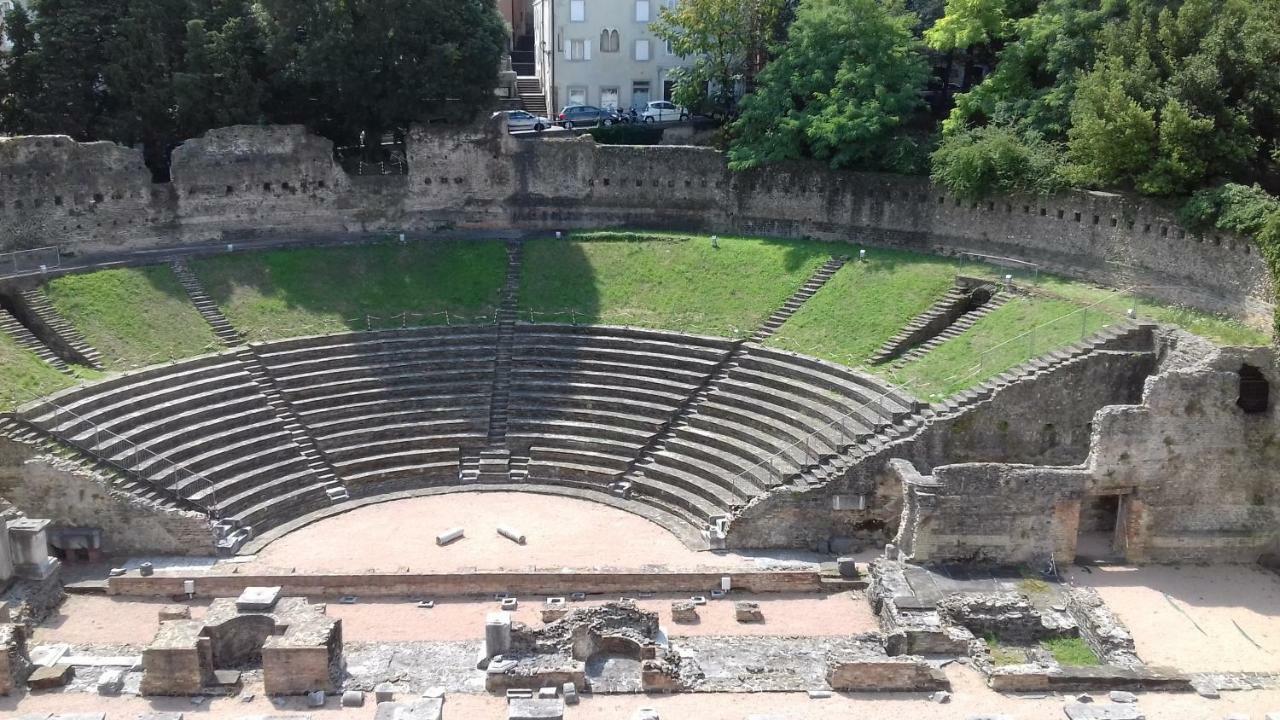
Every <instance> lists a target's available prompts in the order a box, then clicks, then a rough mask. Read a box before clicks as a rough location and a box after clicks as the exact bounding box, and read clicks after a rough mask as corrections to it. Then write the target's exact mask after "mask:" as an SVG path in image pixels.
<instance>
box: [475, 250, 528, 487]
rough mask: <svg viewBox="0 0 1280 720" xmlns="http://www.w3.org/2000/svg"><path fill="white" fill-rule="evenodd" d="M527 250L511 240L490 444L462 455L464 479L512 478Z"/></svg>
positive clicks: (496, 355)
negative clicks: (514, 364)
mask: <svg viewBox="0 0 1280 720" xmlns="http://www.w3.org/2000/svg"><path fill="white" fill-rule="evenodd" d="M523 251H524V246H523V244H522V243H521V242H520V241H519V240H508V241H507V275H506V280H505V281H504V282H503V285H502V299H501V300H500V301H499V303H498V311H497V321H498V339H497V345H496V347H495V349H494V360H493V389H492V392H491V393H490V395H489V430H488V436H487V437H486V448H485V449H484V450H481V451H480V453H479V455H478V456H474V455H466V456H464V457H463V458H462V464H461V466H460V469H459V473H458V479H459V480H460V481H462V482H477V481H478V482H508V481H509V478H510V464H511V459H512V458H511V452H510V450H509V449H508V448H507V428H508V426H509V423H510V419H511V354H512V347H513V346H514V345H515V334H516V318H517V315H518V312H517V308H518V305H519V301H520V273H521V268H522V267H523V265H522V262H523ZM521 460H522V462H523V463H524V465H525V466H526V467H527V466H528V462H529V459H528V458H527V457H524V458H521Z"/></svg>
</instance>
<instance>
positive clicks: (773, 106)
mask: <svg viewBox="0 0 1280 720" xmlns="http://www.w3.org/2000/svg"><path fill="white" fill-rule="evenodd" d="M917 19H918V18H917V17H916V16H915V15H914V14H913V13H911V12H909V11H907V10H906V9H905V8H904V7H903V6H902V5H901V3H899V2H896V0H805V1H804V2H802V3H801V4H800V7H799V10H798V13H797V16H796V21H795V24H794V25H792V27H791V32H790V39H789V41H788V42H787V43H786V45H785V46H783V47H782V48H781V50H780V52H779V54H778V57H777V58H776V59H774V60H773V61H772V62H770V63H769V64H768V66H766V67H765V70H764V72H763V73H762V74H761V76H760V83H759V86H758V87H757V89H756V91H755V92H754V93H753V94H751V95H749V96H747V98H745V100H744V101H743V105H742V115H741V117H740V118H739V119H738V120H737V121H736V122H735V123H734V124H733V127H732V131H733V133H734V139H733V143H732V145H731V147H730V150H729V159H730V165H731V166H732V167H734V168H749V167H754V166H757V165H760V164H763V163H770V162H777V161H780V160H788V159H792V158H801V157H813V158H817V159H819V160H824V161H826V162H828V163H829V164H831V165H832V166H833V167H857V168H864V169H904V168H903V165H906V164H909V163H907V162H905V161H904V160H905V158H908V157H910V156H911V153H910V152H909V151H908V149H907V148H904V145H909V144H910V142H911V140H910V138H909V137H907V136H906V135H905V133H903V128H904V126H905V125H906V123H907V121H908V120H909V118H910V116H911V115H912V114H913V113H915V112H916V111H917V110H919V109H920V108H921V107H922V103H921V100H920V92H921V90H922V89H923V88H924V85H925V82H926V80H927V77H928V67H927V65H926V63H925V61H924V58H923V55H922V52H921V51H922V49H923V48H922V46H921V45H920V43H919V41H918V40H917V39H916V38H915V37H914V35H913V34H912V28H913V26H914V25H915V24H916V22H917Z"/></svg>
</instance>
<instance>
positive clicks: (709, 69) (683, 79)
mask: <svg viewBox="0 0 1280 720" xmlns="http://www.w3.org/2000/svg"><path fill="white" fill-rule="evenodd" d="M804 4H805V3H801V8H803V6H804ZM789 13H790V9H789V7H788V3H787V0H683V1H682V2H680V3H679V4H678V5H676V6H675V7H674V8H663V9H662V10H661V12H659V14H658V19H657V20H656V21H655V22H654V23H653V24H652V25H651V26H650V29H651V30H653V33H654V34H655V35H657V36H658V37H659V38H660V39H662V40H664V41H666V42H667V43H670V45H671V49H672V51H673V52H674V53H675V54H676V55H679V56H680V57H682V58H693V62H692V64H691V65H690V66H689V67H687V68H681V69H679V70H676V71H673V73H672V77H673V78H674V79H675V81H676V86H675V93H674V100H675V102H676V103H678V104H680V105H683V106H685V107H688V108H691V109H693V110H695V111H701V112H708V113H710V114H711V115H713V116H715V117H721V118H728V117H731V116H732V115H733V114H734V112H735V110H736V106H737V93H738V89H739V87H740V86H741V87H744V88H746V89H750V88H752V87H753V86H754V85H755V80H756V76H757V75H758V74H759V72H760V71H761V68H763V67H764V66H765V63H766V61H767V59H768V49H769V45H770V43H771V42H773V41H774V40H775V38H777V37H780V36H781V35H782V34H783V31H782V29H781V28H783V26H785V23H786V19H787V18H788V17H789Z"/></svg>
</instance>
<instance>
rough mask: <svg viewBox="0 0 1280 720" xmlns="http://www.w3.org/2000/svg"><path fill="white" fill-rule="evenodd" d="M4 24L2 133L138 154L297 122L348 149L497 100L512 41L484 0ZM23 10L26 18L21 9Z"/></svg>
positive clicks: (31, 12)
mask: <svg viewBox="0 0 1280 720" xmlns="http://www.w3.org/2000/svg"><path fill="white" fill-rule="evenodd" d="M11 5H13V8H12V10H10V11H9V12H8V13H7V14H6V15H5V17H4V18H3V20H4V25H5V26H6V34H7V35H8V36H9V37H10V38H11V39H12V48H11V49H10V50H9V51H8V52H6V53H3V54H0V91H2V92H0V97H3V102H0V131H3V132H5V133H12V134H55V133H65V134H67V135H71V136H72V137H73V138H75V139H77V140H114V141H117V142H120V143H122V144H125V145H134V144H141V145H142V147H143V151H144V154H145V156H146V158H147V163H148V165H149V166H150V167H151V168H152V171H153V173H155V174H156V175H157V176H158V177H161V178H164V177H167V167H168V157H169V153H170V152H171V151H172V149H173V147H174V146H175V145H176V144H177V143H179V142H180V141H182V140H183V139H186V138H190V137H194V136H197V135H199V134H200V133H202V132H204V131H205V130H208V129H209V128H214V127H221V126H224V125H231V124H236V123H250V124H252V123H260V122H264V121H265V122H274V123H290V122H299V123H304V124H306V125H308V126H309V127H311V128H313V129H316V130H318V131H320V132H322V133H323V134H326V135H327V136H328V137H330V138H331V139H333V140H335V141H338V142H339V143H340V144H353V143H356V142H358V141H359V139H360V137H361V135H362V134H363V135H364V137H365V139H366V140H367V141H368V142H369V143H370V144H372V145H374V146H377V144H378V142H379V141H380V140H381V139H382V136H383V133H385V132H391V131H396V130H402V129H404V128H405V127H407V126H408V124H409V123H411V122H416V121H425V120H427V119H430V116H431V114H432V113H433V111H435V110H437V109H439V107H440V106H441V105H442V104H443V103H445V101H446V100H447V101H448V102H449V103H451V104H453V105H457V106H460V107H461V108H463V109H465V110H467V111H471V110H475V109H476V108H480V107H484V106H486V105H487V104H488V103H490V102H492V90H493V88H494V87H495V86H496V85H497V72H498V65H499V60H500V59H501V57H502V53H503V50H504V47H505V44H506V32H505V30H504V26H503V21H502V17H501V15H499V13H498V11H497V8H496V6H495V5H494V4H493V2H486V1H485V0H448V1H445V0H426V1H423V0H317V1H316V2H307V3H299V2H295V1H294V0H257V1H256V2H255V1H252V0H31V1H30V2H29V3H17V4H11ZM24 5H29V7H24Z"/></svg>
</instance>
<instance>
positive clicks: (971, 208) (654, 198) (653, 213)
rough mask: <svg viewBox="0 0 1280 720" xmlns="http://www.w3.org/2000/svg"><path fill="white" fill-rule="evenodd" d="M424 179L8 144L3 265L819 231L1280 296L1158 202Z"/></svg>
mask: <svg viewBox="0 0 1280 720" xmlns="http://www.w3.org/2000/svg"><path fill="white" fill-rule="evenodd" d="M407 147H408V149H407V154H408V166H409V171H408V174H407V175H402V176H379V177H355V176H348V175H347V174H346V173H345V172H343V171H342V169H341V168H340V167H339V166H338V165H337V164H336V163H335V162H334V161H333V153H332V144H331V143H330V142H329V141H327V140H324V139H322V138H319V137H316V136H313V135H310V134H308V133H307V132H306V131H305V129H303V128H301V127H299V126H267V127H257V126H253V127H250V126H236V127H230V128H222V129H218V130H212V131H210V132H208V133H207V134H205V135H204V136H203V137H200V138H196V139H193V140H189V141H187V142H186V143H185V144H184V145H182V146H181V147H179V148H178V149H177V150H175V152H174V156H173V167H172V178H173V180H172V182H171V183H167V184H152V183H151V180H150V174H149V173H148V171H147V169H146V168H145V167H144V166H143V163H142V159H141V154H140V153H139V152H138V151H135V150H131V149H126V148H122V147H119V146H116V145H113V144H110V143H89V144H77V143H74V142H72V141H71V140H69V139H67V138H65V137H23V138H10V139H0V203H2V204H0V251H4V250H11V249H23V248H33V247H39V246H46V245H59V246H61V247H62V248H63V249H64V250H65V251H67V252H71V253H81V254H85V253H98V252H108V251H111V250H121V249H134V248H143V247H155V246H157V245H164V244H180V243H189V242H195V241H202V240H215V239H224V238H226V237H233V236H236V235H237V234H239V233H259V232H262V233H274V234H287V233H297V234H300V235H301V234H306V233H323V234H328V233H350V232H377V231H391V230H396V231H406V232H427V231H434V230H439V229H441V228H494V229H499V228H513V227H514V228H521V229H539V228H541V229H562V228H563V229H570V228H587V227H593V228H594V227H609V226H631V227H645V228H662V227H672V228H680V229H684V230H704V231H717V232H744V233H760V234H770V235H781V236H804V235H807V236H811V237H816V238H822V239H828V240H833V241H841V242H852V243H859V244H869V245H875V246H892V247H900V248H909V249H915V250H921V251H929V252H936V253H943V254H950V253H958V252H979V253H986V254H992V255H1001V256H1008V257H1014V258H1019V259H1022V260H1025V261H1030V262H1035V263H1039V264H1040V266H1041V268H1042V269H1043V270H1046V271H1052V272H1059V273H1063V274H1067V275H1072V276H1076V277H1085V278H1089V279H1091V280H1095V281H1098V282H1102V283H1107V284H1110V285H1115V286H1122V287H1129V286H1135V285H1136V286H1142V288H1143V289H1142V290H1141V292H1142V294H1144V295H1149V296H1154V297H1159V298H1163V299H1167V300H1171V301H1176V302H1181V303H1185V304H1188V305H1193V306H1196V307H1201V308H1205V309H1208V310H1213V311H1217V312H1224V313H1227V314H1230V315H1233V316H1236V317H1240V318H1244V319H1247V320H1249V321H1251V322H1253V323H1255V324H1258V325H1260V326H1263V325H1268V324H1269V323H1270V321H1271V314H1272V308H1273V294H1272V288H1271V281H1270V279H1269V277H1268V274H1267V271H1266V268H1265V264H1264V263H1263V261H1262V259H1261V258H1260V257H1259V256H1258V254H1257V252H1256V251H1255V249H1254V248H1253V247H1252V244H1251V243H1249V242H1248V241H1246V240H1243V239H1241V238H1237V237H1231V236H1226V235H1220V234H1211V235H1209V236H1201V235H1197V234H1194V233H1189V232H1186V231H1185V230H1184V229H1182V228H1180V227H1179V226H1178V225H1177V223H1176V221H1175V220H1174V212H1173V210H1172V208H1171V207H1167V206H1164V205H1161V204H1159V203H1156V202H1154V201H1149V200H1138V199H1136V198H1132V197H1128V196H1123V195H1116V194H1109V193H1096V192H1071V193H1064V194H1061V195H1057V196H1054V197H1050V198H1012V197H1010V198H998V199H989V200H984V201H981V202H968V201H962V200H960V199H958V198H955V197H953V196H952V195H950V194H948V193H946V192H945V191H942V190H940V189H939V188H937V187H934V186H932V185H931V184H930V183H929V182H928V181H927V180H925V179H924V178H913V177H902V176H891V175H880V174H869V173H854V172H842V171H834V170H830V169H828V168H826V167H824V166H821V165H818V164H792V165H785V166H774V167H770V168H768V169H767V170H762V171H757V172H746V173H731V172H729V171H728V169H727V168H726V166H725V162H724V158H723V156H722V155H721V154H720V153H719V152H717V151H715V150H712V149H709V148H699V147H678V146H653V147H640V146H600V145H596V144H595V143H594V141H592V140H591V139H590V138H589V137H582V138H577V139H567V138H566V139H543V140H536V141H527V140H516V139H514V138H512V137H510V136H508V135H506V134H505V133H503V132H502V128H501V127H500V126H499V125H495V124H490V125H487V126H475V127H471V128H468V129H457V128H454V129H447V130H439V129H437V128H435V127H432V128H415V129H413V130H412V131H411V132H410V134H409V139H408V146H407Z"/></svg>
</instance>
